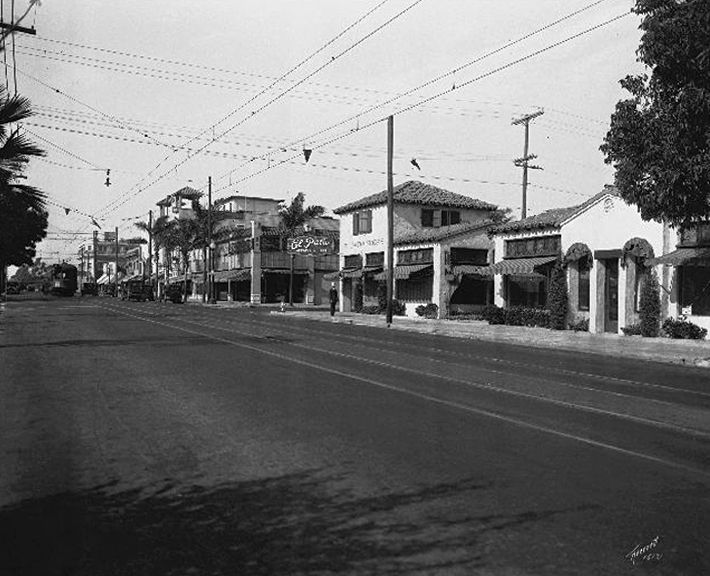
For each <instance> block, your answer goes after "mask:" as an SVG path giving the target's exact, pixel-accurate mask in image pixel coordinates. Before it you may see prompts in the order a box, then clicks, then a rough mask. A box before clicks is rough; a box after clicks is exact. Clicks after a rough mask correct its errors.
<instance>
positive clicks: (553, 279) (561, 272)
mask: <svg viewBox="0 0 710 576" xmlns="http://www.w3.org/2000/svg"><path fill="white" fill-rule="evenodd" d="M548 308H549V310H550V323H549V327H550V328H551V329H552V330H564V329H565V328H566V327H567V269H566V268H565V267H564V266H563V265H562V263H561V262H557V263H556V264H555V267H554V268H553V269H552V273H551V275H550V290H549V294H548Z"/></svg>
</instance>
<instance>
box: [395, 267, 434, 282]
mask: <svg viewBox="0 0 710 576" xmlns="http://www.w3.org/2000/svg"><path fill="white" fill-rule="evenodd" d="M427 268H429V269H432V270H433V269H434V266H433V265H432V264H408V265H400V266H395V267H394V279H395V280H407V279H408V278H409V277H410V276H411V275H412V274H415V273H417V272H423V271H425V270H426V269H427Z"/></svg>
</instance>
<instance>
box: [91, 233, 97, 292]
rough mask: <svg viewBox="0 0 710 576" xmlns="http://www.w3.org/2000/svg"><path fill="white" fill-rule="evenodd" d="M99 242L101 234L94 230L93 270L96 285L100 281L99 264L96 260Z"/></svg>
mask: <svg viewBox="0 0 710 576" xmlns="http://www.w3.org/2000/svg"><path fill="white" fill-rule="evenodd" d="M98 240H99V232H98V230H94V265H93V267H92V268H93V270H92V274H93V275H94V284H95V283H96V282H98V280H99V263H98V261H97V260H96V254H97V252H98V250H97V244H98Z"/></svg>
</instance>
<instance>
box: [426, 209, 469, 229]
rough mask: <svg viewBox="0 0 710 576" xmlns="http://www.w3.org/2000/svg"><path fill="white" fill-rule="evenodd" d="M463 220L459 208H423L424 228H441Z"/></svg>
mask: <svg viewBox="0 0 710 576" xmlns="http://www.w3.org/2000/svg"><path fill="white" fill-rule="evenodd" d="M459 222H461V212H459V211H458V210H432V209H429V208H422V226H423V227H424V228H439V227H440V226H451V225H452V224H458V223H459Z"/></svg>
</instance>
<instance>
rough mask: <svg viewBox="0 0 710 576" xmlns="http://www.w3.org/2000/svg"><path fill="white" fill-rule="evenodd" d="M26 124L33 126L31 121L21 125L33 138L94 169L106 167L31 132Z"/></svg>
mask: <svg viewBox="0 0 710 576" xmlns="http://www.w3.org/2000/svg"><path fill="white" fill-rule="evenodd" d="M27 125H29V126H33V125H34V124H33V123H31V122H28V123H25V124H23V125H22V126H23V130H24V131H25V132H27V133H28V134H32V136H34V137H35V138H38V139H39V140H42V142H45V143H46V144H49V145H50V146H53V147H54V148H56V149H57V150H60V151H62V152H64V153H65V154H67V155H68V156H71V157H72V158H76V159H77V160H80V161H81V162H83V163H84V164H88V165H89V166H92V167H93V168H94V169H96V170H101V171H103V170H106V168H102V167H101V166H97V165H96V164H94V163H93V162H90V161H89V160H87V159H86V158H82V157H81V156H79V155H78V154H74V153H73V152H69V150H67V149H66V148H62V147H61V146H60V145H59V144H55V143H54V142H52V141H51V140H47V139H46V138H43V137H42V136H40V135H39V134H36V133H35V132H32V130H28V129H27V128H26V126H27Z"/></svg>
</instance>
